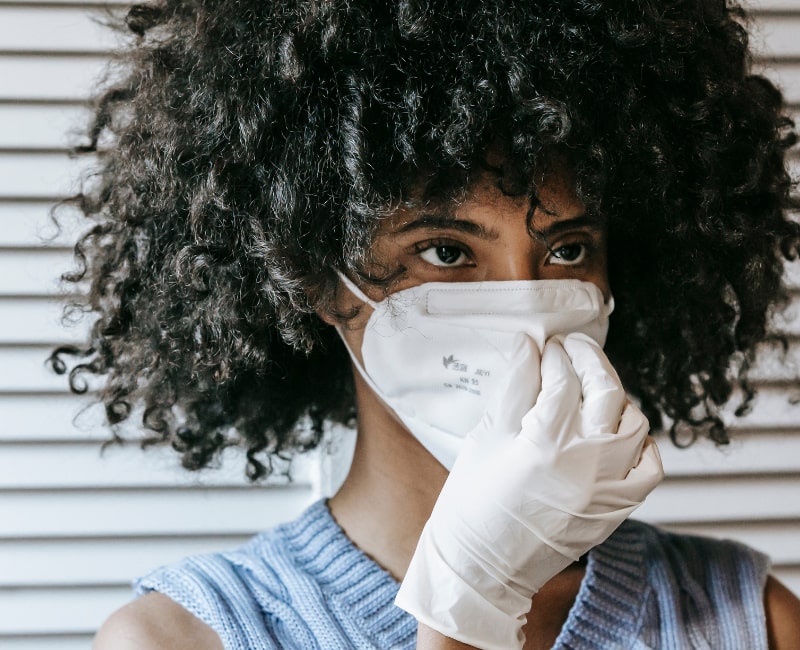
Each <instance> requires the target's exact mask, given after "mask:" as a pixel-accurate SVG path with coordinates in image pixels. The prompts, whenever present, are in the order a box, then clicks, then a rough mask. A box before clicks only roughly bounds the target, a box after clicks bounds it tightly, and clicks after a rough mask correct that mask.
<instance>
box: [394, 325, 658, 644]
mask: <svg viewBox="0 0 800 650" xmlns="http://www.w3.org/2000/svg"><path fill="white" fill-rule="evenodd" d="M559 338H560V337H559ZM562 341H563V345H562ZM538 357H539V355H538V352H537V350H536V347H535V345H534V344H533V343H532V342H531V341H530V340H529V339H527V337H522V338H521V339H520V345H519V354H518V358H519V359H520V363H519V364H518V365H516V366H515V368H514V369H513V371H512V372H511V373H509V377H508V378H507V381H505V382H504V385H503V386H502V387H501V388H500V389H499V390H498V392H497V394H496V397H495V399H494V400H493V404H492V406H491V407H489V408H488V409H487V411H486V413H485V414H484V416H483V418H482V421H481V423H480V424H479V425H478V426H477V427H476V428H475V430H473V431H472V432H471V434H470V435H469V436H468V439H467V440H466V441H465V444H464V447H463V448H462V451H461V452H460V454H459V456H458V459H457V460H456V462H455V465H454V466H453V469H452V471H451V472H450V476H449V477H448V479H447V481H446V482H445V485H444V488H443V489H442V492H441V494H440V495H439V498H438V500H437V502H436V505H435V507H434V509H433V512H432V513H431V517H430V519H429V520H428V522H427V524H426V525H425V528H424V529H423V532H422V536H421V537H420V540H419V544H418V545H417V549H416V551H415V553H414V556H413V558H412V560H411V564H410V566H409V568H408V572H407V573H406V576H405V579H404V580H403V583H402V585H401V587H400V591H399V592H398V595H397V599H396V603H397V605H398V606H399V607H401V608H402V609H404V610H406V611H408V612H409V613H411V614H412V615H413V616H414V617H416V618H417V620H418V621H419V622H421V623H424V624H425V625H427V626H428V627H430V628H432V629H434V630H436V631H438V632H440V633H442V634H444V635H445V636H448V637H450V638H453V639H456V640H459V641H462V642H464V643H468V644H470V645H473V646H476V647H478V648H481V649H483V650H509V649H510V648H521V647H522V645H523V644H524V641H525V638H524V634H523V632H522V627H523V625H524V624H525V620H526V615H527V613H528V611H529V610H530V607H531V598H532V597H533V595H534V594H535V593H536V592H537V591H538V590H539V588H541V587H542V585H544V584H545V583H546V582H547V581H548V580H550V578H552V577H553V576H555V575H556V574H557V573H559V572H560V571H561V570H562V569H564V568H566V567H567V566H569V565H570V564H571V563H572V562H574V561H576V560H578V558H580V557H581V555H583V554H584V553H586V552H587V551H588V550H589V549H591V548H592V547H594V546H596V545H597V544H599V543H601V542H602V541H604V540H605V539H606V538H607V537H608V536H609V535H610V534H611V533H612V532H613V531H614V530H615V529H616V528H617V526H619V524H620V523H622V522H623V521H624V520H625V519H626V518H627V517H628V515H630V513H631V512H632V511H633V510H634V509H635V508H636V507H637V506H638V505H640V504H641V502H642V501H643V500H644V498H645V497H646V496H647V494H648V493H649V492H650V491H651V490H652V489H653V488H654V487H655V486H656V485H657V484H658V483H659V482H660V481H661V479H662V477H663V470H662V468H661V460H660V457H659V454H658V450H657V448H656V446H655V443H654V441H653V439H652V438H651V437H650V436H648V435H647V434H648V431H649V424H648V422H647V419H646V418H645V417H644V415H643V414H642V413H641V411H639V409H637V408H636V407H635V406H634V405H633V404H631V403H630V401H628V399H627V397H626V395H625V391H624V389H623V388H622V384H621V383H620V380H619V377H618V376H617V373H616V372H615V371H614V369H613V368H612V367H611V364H610V363H609V361H608V359H607V358H606V356H605V354H604V353H603V351H602V350H601V349H600V347H599V346H598V345H597V343H595V342H594V341H592V340H591V339H590V338H588V337H586V336H584V335H582V334H570V335H568V336H567V337H565V338H563V339H561V340H558V339H557V338H554V339H550V340H549V341H548V342H547V343H546V344H545V346H544V350H543V352H542V356H541V366H539V363H538V361H539V358H538ZM540 367H541V392H539V391H538V385H539V376H540V373H539V368H540ZM537 392H538V398H537ZM534 402H535V404H534Z"/></svg>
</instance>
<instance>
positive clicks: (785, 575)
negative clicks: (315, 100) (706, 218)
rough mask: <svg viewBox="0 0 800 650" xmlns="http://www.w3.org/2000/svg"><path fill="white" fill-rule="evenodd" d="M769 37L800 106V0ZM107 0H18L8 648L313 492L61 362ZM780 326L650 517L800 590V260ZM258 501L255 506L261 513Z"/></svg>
mask: <svg viewBox="0 0 800 650" xmlns="http://www.w3.org/2000/svg"><path fill="white" fill-rule="evenodd" d="M751 4H756V5H757V6H758V7H760V13H759V14H758V21H757V29H758V30H759V34H760V36H757V42H760V43H761V49H762V51H763V52H770V53H771V55H774V56H776V57H777V62H775V63H772V64H771V66H772V69H773V70H774V72H772V73H771V74H773V76H774V77H775V78H776V79H778V80H780V81H781V83H782V84H783V85H784V89H785V91H786V93H787V96H788V97H789V100H790V101H791V102H792V104H793V105H794V107H795V108H797V107H798V106H800V63H798V62H799V61H800V0H761V1H760V2H758V3H751ZM97 8H98V5H97V4H96V3H94V2H89V1H87V2H83V3H77V2H70V1H69V0H66V1H58V0H49V1H47V2H35V1H23V2H20V1H19V0H17V1H16V2H6V1H5V0H0V647H2V648H4V649H6V650H22V649H23V648H24V649H36V650H49V649H51V648H52V649H55V648H59V649H61V650H71V649H73V648H75V649H77V648H87V647H88V646H89V642H90V638H91V634H92V632H93V630H94V629H95V628H96V626H97V625H98V623H99V622H100V621H101V620H102V619H103V618H104V617H105V616H106V615H107V614H108V613H109V612H110V611H111V610H113V609H115V608H116V607H117V606H119V605H120V604H121V603H123V602H124V601H125V600H126V599H127V598H128V597H129V589H128V583H129V581H130V579H131V578H132V577H134V576H136V575H138V574H141V573H142V572H144V571H145V570H147V569H148V568H150V567H152V566H154V565H157V564H159V563H162V562H167V561H170V560H173V559H177V558H178V557H180V556H182V555H184V554H187V553H194V552H199V551H203V550H208V549H216V548H222V547H227V546H231V545H233V544H235V543H237V542H239V541H240V540H243V539H244V538H246V537H247V536H249V535H251V534H252V533H254V532H256V531H257V530H259V529H262V528H264V527H267V526H270V525H272V524H274V523H276V522H278V521H281V520H284V519H287V518H289V517H291V516H292V515H293V514H294V513H296V512H297V511H298V510H299V509H300V508H301V507H302V506H303V505H304V504H306V503H307V502H308V501H309V500H310V499H311V498H312V496H313V495H312V487H311V483H310V482H309V480H307V479H305V478H302V477H303V476H309V474H307V473H303V472H301V480H299V481H298V482H297V483H295V484H293V485H291V486H281V485H273V486H270V487H258V488H253V487H248V486H246V485H245V482H244V481H243V480H242V479H241V477H240V474H241V463H240V462H236V461H237V460H238V459H231V460H232V462H231V463H230V464H229V465H226V466H225V467H224V468H223V470H219V471H212V472H206V473H203V474H201V475H199V476H198V475H191V474H188V473H184V472H182V471H180V470H179V469H177V467H176V460H175V459H174V458H173V457H172V455H171V454H169V453H164V452H161V451H150V452H147V453H142V452H140V451H139V450H138V449H137V448H130V449H129V448H112V449H109V450H108V451H107V452H106V453H105V455H104V456H103V457H102V458H100V452H99V442H100V441H101V440H103V439H104V438H105V436H106V435H107V434H106V433H105V431H104V430H103V429H102V428H101V427H99V426H98V422H99V419H100V418H99V413H98V411H97V409H93V410H89V411H88V412H86V413H85V414H83V415H82V416H80V417H79V418H78V420H77V421H75V422H73V416H74V414H75V412H76V410H77V408H78V407H79V406H80V405H81V404H82V402H81V401H80V400H79V399H76V398H74V397H72V396H70V395H68V394H67V393H66V392H65V390H64V381H63V379H62V378H57V377H55V376H53V375H52V374H50V373H49V372H48V371H47V370H46V368H45V366H44V359H45V358H46V357H47V355H48V353H49V350H50V349H51V348H52V346H53V345H54V344H58V343H64V342H69V341H74V340H76V339H79V338H80V337H79V333H80V332H79V331H74V330H68V329H65V328H63V327H62V326H61V325H60V323H59V321H58V317H59V305H58V303H57V301H56V299H55V297H56V295H57V293H58V291H59V289H58V286H57V283H56V280H55V278H57V276H58V275H59V274H60V273H61V272H62V271H63V270H64V269H67V268H69V267H70V260H71V256H70V252H69V246H70V241H71V238H72V237H74V233H75V232H77V231H78V230H79V229H80V226H79V225H75V226H72V227H71V229H68V231H67V232H65V233H63V234H62V235H61V236H59V237H57V238H56V239H55V240H52V241H49V242H48V243H44V242H43V239H42V237H43V236H44V237H47V236H49V235H52V234H53V232H54V231H53V229H52V226H51V225H50V223H49V220H48V210H49V207H50V205H51V204H52V202H53V201H54V200H55V199H57V198H58V197H60V196H64V195H66V194H69V193H70V192H71V191H72V190H73V189H74V187H75V186H74V178H75V174H76V171H77V168H78V166H79V164H80V163H76V162H75V161H73V160H70V158H69V157H68V156H67V150H68V144H74V143H75V139H74V138H70V137H69V131H70V129H73V128H75V127H80V125H81V124H82V121H83V120H84V119H85V117H86V109H85V108H83V105H82V102H83V100H84V99H85V97H86V96H87V92H88V89H89V88H90V86H91V84H92V80H93V79H95V78H96V76H97V75H98V74H99V72H100V70H101V69H102V66H103V62H104V59H105V55H106V52H107V51H108V49H109V48H110V47H111V46H113V38H111V37H110V36H109V35H108V34H106V33H105V32H104V31H103V30H102V29H100V28H99V27H98V26H97V25H96V24H95V23H93V22H92V20H91V18H90V17H89V13H90V10H97ZM791 273H792V280H791V282H792V286H793V287H794V288H795V293H794V302H793V304H792V305H791V307H790V309H789V310H788V311H787V312H786V314H785V316H784V317H783V318H782V319H780V322H779V323H777V324H776V327H778V328H779V329H781V330H783V331H785V332H786V333H788V334H789V335H790V337H791V340H792V348H791V351H790V353H789V355H788V357H787V358H786V359H782V358H779V356H778V355H776V354H775V352H774V351H771V350H769V349H766V348H765V351H764V354H763V355H762V362H761V365H760V367H759V373H758V374H759V377H760V380H759V383H760V387H761V395H760V397H759V399H758V402H757V404H756V408H755V409H754V412H753V413H752V414H751V415H750V416H748V417H747V418H746V419H744V420H742V421H740V422H738V423H737V424H736V429H737V434H738V435H737V441H736V442H735V443H734V444H733V445H732V446H731V447H730V448H729V449H727V450H725V451H724V452H720V451H717V450H715V449H713V448H710V447H708V446H707V445H698V446H697V447H696V448H693V449H691V450H690V451H686V452H680V451H678V450H676V449H673V448H671V447H670V446H669V445H668V444H666V443H664V444H662V445H661V448H662V454H663V457H664V461H665V464H666V467H667V470H668V474H669V478H668V479H667V481H666V482H665V484H664V485H663V486H661V487H659V488H658V490H657V491H656V492H655V493H654V494H653V495H652V497H651V498H650V499H649V500H648V502H647V504H646V505H645V506H644V507H643V508H642V510H641V511H640V515H639V516H640V517H642V518H646V519H649V520H651V521H655V522H659V523H662V524H665V525H668V526H671V527H676V528H680V529H685V530H690V531H697V532H702V533H707V534H710V535H721V536H726V537H734V538H738V539H742V540H744V541H746V542H748V543H750V544H752V545H753V546H755V547H757V548H760V549H762V550H764V551H766V552H767V553H769V554H770V555H771V556H772V557H773V559H774V561H775V572H776V574H777V575H778V576H779V577H780V578H781V579H783V580H784V581H785V582H787V583H788V584H789V585H790V586H791V588H792V589H794V591H795V592H797V593H800V386H799V385H798V383H797V377H798V371H799V369H800V268H798V267H797V266H795V267H794V268H793V269H792V270H791ZM254 512H255V513H257V515H256V516H255V517H254V516H253V514H252V513H254Z"/></svg>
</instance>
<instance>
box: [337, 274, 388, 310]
mask: <svg viewBox="0 0 800 650" xmlns="http://www.w3.org/2000/svg"><path fill="white" fill-rule="evenodd" d="M336 274H337V275H338V276H339V279H340V280H341V281H342V282H343V283H344V286H346V287H347V288H348V290H349V291H350V293H352V294H353V295H354V296H355V297H356V298H358V299H359V300H360V301H361V302H364V303H366V304H368V305H369V306H370V307H372V308H373V309H377V307H378V303H377V302H375V301H374V300H372V298H370V297H369V296H367V294H365V293H364V292H363V291H361V289H359V288H358V287H357V286H356V284H355V282H353V281H352V280H351V279H350V278H348V277H347V276H346V275H345V274H344V273H342V272H341V271H340V270H339V269H336Z"/></svg>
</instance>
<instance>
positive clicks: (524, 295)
mask: <svg viewBox="0 0 800 650" xmlns="http://www.w3.org/2000/svg"><path fill="white" fill-rule="evenodd" d="M739 17H740V14H739V12H738V11H736V10H734V9H729V8H726V7H724V6H723V5H722V4H721V3H719V2H707V1H705V0H694V1H692V2H674V3H672V2H666V3H653V4H651V3H647V2H624V3H603V2H586V1H583V0H581V1H575V2H559V3H545V2H542V3H539V2H528V1H526V2H520V1H513V0H507V1H505V2H468V1H465V2H460V3H446V2H391V3H369V2H296V3H292V2H285V3H265V2H255V1H253V2H245V1H242V2H236V3H222V2H204V3H193V2H163V3H159V4H154V5H140V6H137V7H134V8H133V9H132V10H131V11H130V13H129V15H128V20H127V23H128V26H129V28H130V29H131V30H132V31H133V32H134V34H136V35H137V38H136V43H135V44H134V46H133V47H132V48H131V50H130V52H129V54H128V56H127V58H124V59H123V69H122V71H121V75H120V77H119V79H118V81H116V82H115V83H113V84H112V85H111V87H110V88H109V89H108V90H107V91H106V92H105V94H104V95H103V96H102V97H101V98H100V100H99V102H98V108H97V112H96V121H95V126H94V129H93V134H94V136H95V146H94V147H93V149H97V150H100V149H101V147H99V146H98V145H97V143H98V142H102V143H103V148H102V150H101V151H100V152H99V155H100V161H101V163H100V164H101V170H100V173H99V175H98V182H97V184H96V185H95V186H93V187H91V188H88V189H87V191H85V192H84V193H83V194H82V195H81V196H80V197H78V199H77V201H78V202H79V204H80V206H81V208H82V209H83V210H84V212H85V213H86V214H87V216H89V217H91V218H93V219H96V220H97V225H96V226H95V227H94V229H93V230H92V231H91V232H90V233H89V234H88V235H87V236H86V237H85V238H84V239H83V240H82V241H81V243H80V244H79V246H78V249H77V250H78V255H79V257H80V258H81V259H83V260H85V264H86V268H85V271H84V272H83V273H81V274H78V276H76V277H75V278H74V279H80V278H84V277H88V278H89V279H90V280H91V288H90V292H89V294H88V296H87V304H88V306H89V307H90V308H91V309H92V310H95V311H97V312H98V313H99V320H98V321H97V323H96V325H95V326H94V328H93V331H92V340H91V341H90V344H89V346H87V348H86V349H85V350H77V351H74V352H78V353H83V354H84V355H85V356H87V357H88V358H87V359H86V361H85V362H84V363H83V364H81V365H80V366H78V367H77V368H76V369H75V370H74V371H73V373H74V374H73V377H72V378H73V379H74V380H76V379H78V378H79V377H80V376H81V374H82V373H90V374H92V373H94V374H102V375H105V376H106V377H107V381H106V383H105V387H104V389H103V392H102V398H103V400H104V401H105V404H106V411H107V414H108V418H109V421H110V422H111V423H112V424H113V423H118V422H121V421H123V420H125V419H126V418H128V417H129V415H130V414H131V412H132V408H133V407H134V406H135V405H138V404H143V405H144V407H145V408H144V416H143V423H144V426H145V428H146V429H147V430H148V431H149V432H150V433H151V439H150V442H161V443H167V444H171V445H172V446H173V447H174V448H175V449H176V450H178V451H179V452H181V453H182V455H183V462H184V465H185V466H186V467H187V468H190V469H191V468H199V467H202V466H204V465H206V464H207V463H208V462H210V461H211V460H212V459H213V458H214V457H215V455H216V454H217V453H218V452H219V451H220V450H221V449H223V448H224V447H226V446H228V445H231V444H238V445H241V446H243V447H244V448H246V449H247V453H248V468H247V469H248V474H249V476H250V477H251V478H253V479H258V478H261V477H263V476H265V475H266V474H268V473H269V471H270V469H271V463H270V459H271V458H275V457H277V456H283V455H286V454H287V453H290V452H292V451H296V450H304V449H308V448H310V447H313V446H314V445H315V444H316V443H317V442H318V441H319V439H320V436H321V435H322V430H323V424H324V423H325V422H326V421H334V422H335V421H338V422H351V421H353V420H355V421H356V422H357V427H358V442H357V446H356V452H355V458H354V461H353V466H352V468H351V470H350V473H349V475H348V477H347V480H346V481H345V483H344V485H343V486H342V488H341V490H340V491H339V492H338V493H337V494H336V495H335V496H334V497H333V498H332V499H330V500H329V501H328V502H321V503H318V504H315V505H314V506H312V507H311V508H310V509H309V510H308V511H306V512H305V513H304V514H303V515H302V516H301V517H300V518H299V519H298V520H297V521H295V522H291V523H289V524H287V525H285V526H282V527H279V528H278V529H276V530H274V531H268V532H266V533H265V534H263V535H261V536H258V537H256V538H255V539H254V540H253V541H252V542H251V543H250V544H249V545H247V546H245V547H243V548H242V549H238V550H234V551H232V552H230V553H228V554H216V555H211V556H203V557H196V558H187V560H185V561H184V562H182V563H179V564H178V565H175V566H172V567H165V568H162V569H159V570H156V571H154V572H153V573H152V574H150V575H149V576H146V577H145V578H143V579H142V580H140V581H139V582H138V584H137V591H138V593H139V594H140V595H141V597H140V598H138V599H137V600H135V601H134V602H133V603H132V604H130V605H129V606H127V607H125V608H123V609H122V610H120V611H119V612H118V613H116V614H115V615H113V616H112V617H111V619H109V621H108V622H107V623H106V624H105V625H104V626H103V628H102V629H101V631H100V632H99V634H98V636H97V639H96V642H95V646H96V647H97V648H106V647H113V648H124V647H136V648H183V647H187V648H189V647H191V648H222V647H225V648H273V647H298V648H308V647H322V648H342V647H364V648H367V647H370V648H395V647H397V648H408V647H414V645H415V644H416V646H417V647H419V648H458V647H481V648H507V647H524V648H547V647H552V646H555V647H559V648H566V647H578V648H618V647H663V648H685V647H710V648H717V647H719V648H722V647H726V648H727V647H741V648H757V647H773V648H788V647H794V646H796V644H797V642H798V639H800V623H799V622H798V621H800V602H798V601H797V599H796V598H795V597H794V596H793V595H791V594H790V592H789V591H788V590H786V588H785V587H783V586H782V585H780V584H779V583H778V582H777V581H776V580H775V579H774V578H771V577H769V578H768V577H767V570H768V564H767V561H766V559H765V558H764V557H763V556H761V555H760V554H758V553H757V552H755V551H753V550H751V549H747V548H745V547H742V546H740V545H736V544H731V543H724V542H712V541H709V540H701V539H697V538H689V537H684V536H677V535H668V534H666V533H664V532H662V531H658V530H657V529H654V528H652V527H649V526H645V525H643V524H637V523H635V522H628V521H624V520H625V519H626V517H627V516H628V515H629V514H630V512H631V511H632V510H633V509H635V507H636V506H637V505H638V504H639V503H640V502H641V501H642V500H643V499H644V498H645V496H646V495H647V493H648V492H649V491H650V490H651V489H652V488H653V487H654V486H655V485H656V484H657V482H658V481H659V479H660V477H661V470H660V464H659V461H658V456H657V452H656V451H655V447H654V445H653V443H652V441H651V440H650V438H649V437H648V436H647V432H648V426H647V421H646V419H645V417H644V415H642V412H644V413H645V414H646V415H647V417H648V418H650V420H651V422H652V423H654V424H656V425H657V424H659V423H660V421H661V417H662V415H666V416H668V417H669V418H670V420H671V421H672V422H673V423H674V424H673V428H672V431H673V435H674V432H675V431H676V427H678V426H685V425H687V424H688V425H691V426H693V427H696V429H697V430H698V431H699V432H701V433H704V434H707V435H709V436H710V437H711V438H712V439H714V440H715V441H717V442H719V443H724V442H726V440H727V437H726V433H725V430H724V427H723V426H722V424H721V421H720V420H719V418H718V417H717V415H716V413H717V408H718V407H719V406H720V405H722V404H723V403H725V402H726V401H727V400H728V399H729V398H730V397H731V395H732V393H733V391H734V390H736V389H744V394H745V395H746V396H749V397H748V399H749V398H751V397H752V391H751V390H750V387H749V385H748V383H747V378H746V369H747V361H748V360H749V359H751V358H752V354H753V349H754V346H755V345H756V343H758V342H759V341H761V340H763V338H764V337H765V318H766V313H767V309H768V308H769V307H770V306H771V305H772V304H773V303H775V302H776V301H777V300H778V299H780V297H781V295H782V294H781V281H780V278H781V274H782V259H783V257H791V256H792V255H794V254H795V253H796V249H797V244H798V241H800V228H798V226H797V225H796V224H794V223H792V222H791V221H789V220H787V219H786V218H785V215H784V208H785V206H786V203H787V197H788V191H789V179H788V176H787V174H786V171H785V166H784V155H785V151H786V150H787V148H788V147H789V146H791V145H792V144H793V143H794V141H795V136H794V134H793V132H792V131H791V128H790V126H791V125H790V122H789V121H788V120H787V119H786V118H784V117H783V116H782V114H781V96H780V93H779V92H778V91H777V90H776V89H775V88H774V87H773V86H772V85H771V84H770V83H769V82H768V81H766V80H764V79H762V78H759V77H757V76H752V75H750V74H749V73H748V71H747V64H746V62H747V47H746V43H747V39H746V35H745V32H744V30H743V29H742V27H741V26H740V24H739V22H738V19H739ZM612 294H613V298H612ZM612 309H613V315H611V316H610V324H609V315H610V314H611V312H612ZM606 331H608V342H607V345H606V348H605V351H606V353H607V354H608V357H606V356H605V354H604V353H603V351H601V347H600V346H601V345H602V344H603V341H604V339H605V337H606ZM342 342H343V343H344V344H342ZM609 359H610V362H609ZM612 363H613V367H612V365H611V364H612ZM615 369H616V371H615ZM617 373H618V374H617ZM620 378H621V379H620ZM623 384H624V386H625V389H626V390H627V391H628V392H629V393H630V394H631V395H633V396H635V398H636V399H637V401H638V403H639V405H640V407H641V411H640V410H639V408H637V407H636V406H635V405H633V404H632V403H630V402H629V401H628V399H627V397H626V396H625V391H624V390H623V389H622V385H623ZM746 401H747V400H746ZM742 408H743V409H744V408H746V403H745V404H744V405H743V407H742ZM400 581H402V588H400V589H399V593H398V586H399V582H400ZM395 597H397V603H398V605H399V607H398V606H397V605H395V604H394V600H395Z"/></svg>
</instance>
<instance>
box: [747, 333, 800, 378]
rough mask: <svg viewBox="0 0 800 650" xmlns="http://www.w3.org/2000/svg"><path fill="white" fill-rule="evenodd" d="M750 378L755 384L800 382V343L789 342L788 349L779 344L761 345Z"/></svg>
mask: <svg viewBox="0 0 800 650" xmlns="http://www.w3.org/2000/svg"><path fill="white" fill-rule="evenodd" d="M750 378H751V379H752V380H753V381H754V382H786V383H791V384H797V383H798V382H800V341H797V340H796V339H795V340H790V341H788V346H787V348H786V349H784V347H783V345H782V344H781V343H778V342H768V343H762V344H760V345H759V346H758V348H757V352H756V361H755V363H754V364H753V367H752V369H751V371H750Z"/></svg>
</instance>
